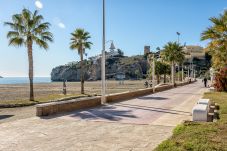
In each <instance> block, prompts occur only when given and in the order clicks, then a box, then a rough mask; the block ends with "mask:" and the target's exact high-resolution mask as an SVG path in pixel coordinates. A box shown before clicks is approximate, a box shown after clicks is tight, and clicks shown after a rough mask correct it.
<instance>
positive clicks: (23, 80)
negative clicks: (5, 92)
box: [0, 77, 51, 84]
mask: <svg viewBox="0 0 227 151" xmlns="http://www.w3.org/2000/svg"><path fill="white" fill-rule="evenodd" d="M33 81H34V83H50V82H51V78H50V77H34V79H33ZM27 83H29V79H28V77H4V78H0V84H27Z"/></svg>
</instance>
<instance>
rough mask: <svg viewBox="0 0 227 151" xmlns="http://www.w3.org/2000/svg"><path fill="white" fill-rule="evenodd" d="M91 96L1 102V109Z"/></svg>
mask: <svg viewBox="0 0 227 151" xmlns="http://www.w3.org/2000/svg"><path fill="white" fill-rule="evenodd" d="M88 96H89V95H86V94H67V95H63V94H51V95H48V96H45V97H40V98H39V97H35V101H29V100H3V101H0V108H1V107H19V106H29V105H35V104H39V103H47V102H53V101H62V100H64V99H68V98H81V97H88Z"/></svg>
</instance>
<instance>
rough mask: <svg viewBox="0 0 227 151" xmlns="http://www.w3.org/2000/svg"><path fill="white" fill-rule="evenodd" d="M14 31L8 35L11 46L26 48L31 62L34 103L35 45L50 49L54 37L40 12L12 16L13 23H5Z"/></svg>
mask: <svg viewBox="0 0 227 151" xmlns="http://www.w3.org/2000/svg"><path fill="white" fill-rule="evenodd" d="M4 24H5V25H6V26H9V27H10V28H11V29H12V30H11V31H9V32H8V33H7V38H8V39H9V45H12V46H17V47H20V46H25V47H26V48H27V53H28V62H29V82H30V101H34V92H33V44H34V43H35V44H37V45H38V46H39V47H40V48H44V49H48V43H47V42H52V41H53V35H52V33H51V32H49V26H50V23H48V22H43V16H42V15H39V14H38V11H37V10H36V11H34V12H33V13H32V12H31V11H30V10H28V9H23V10H22V12H21V13H20V14H15V15H13V16H12V22H5V23H4Z"/></svg>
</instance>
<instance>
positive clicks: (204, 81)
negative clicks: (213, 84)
mask: <svg viewBox="0 0 227 151" xmlns="http://www.w3.org/2000/svg"><path fill="white" fill-rule="evenodd" d="M203 83H204V86H205V87H207V78H206V77H205V78H204V79H203Z"/></svg>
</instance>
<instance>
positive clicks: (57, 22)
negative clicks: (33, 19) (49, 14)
mask: <svg viewBox="0 0 227 151" xmlns="http://www.w3.org/2000/svg"><path fill="white" fill-rule="evenodd" d="M53 21H54V24H55V25H56V26H58V27H59V28H62V29H65V28H66V27H65V24H64V23H63V22H62V21H61V19H60V18H58V17H55V18H54V20H53Z"/></svg>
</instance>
